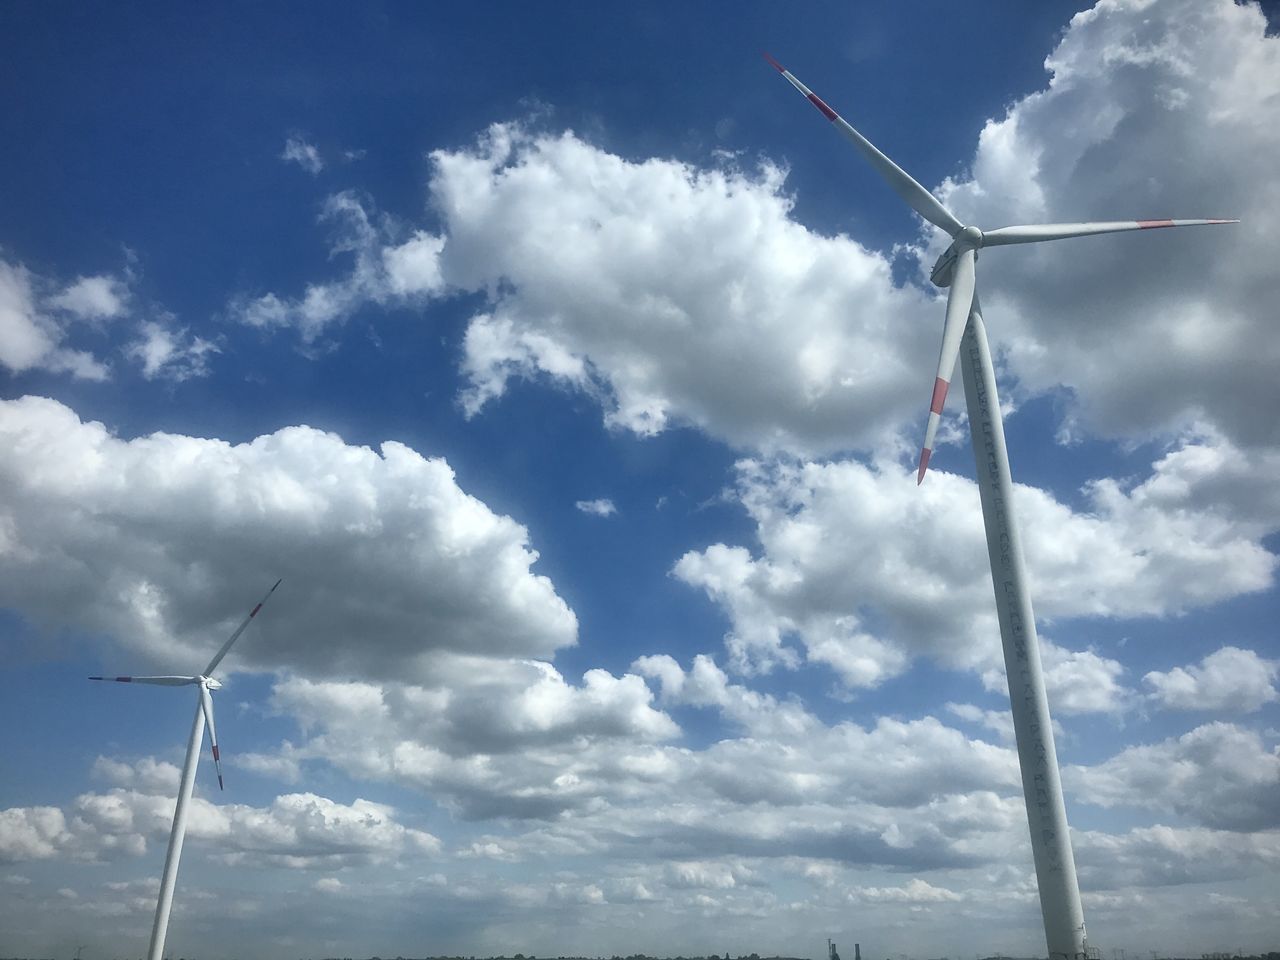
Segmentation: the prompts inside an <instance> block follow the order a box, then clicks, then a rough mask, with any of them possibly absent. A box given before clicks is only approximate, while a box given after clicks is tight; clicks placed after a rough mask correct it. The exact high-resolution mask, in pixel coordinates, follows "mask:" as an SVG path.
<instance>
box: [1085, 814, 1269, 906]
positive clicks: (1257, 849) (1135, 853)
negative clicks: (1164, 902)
mask: <svg viewBox="0 0 1280 960" xmlns="http://www.w3.org/2000/svg"><path fill="white" fill-rule="evenodd" d="M1072 843H1073V844H1074V846H1075V850H1076V862H1077V864H1079V866H1080V879H1081V881H1082V883H1083V884H1087V885H1088V886H1090V887H1092V888H1095V889H1101V890H1115V889H1123V888H1125V887H1139V888H1141V887H1153V886H1156V887H1158V886H1166V885H1173V884H1183V883H1205V882H1207V881H1212V880H1223V879H1238V878H1240V877H1248V876H1251V875H1265V874H1267V873H1269V872H1271V871H1274V870H1276V869H1277V867H1280V830H1261V831H1257V832H1254V833H1238V832H1233V831H1229V830H1215V829H1210V828H1208V827H1170V826H1165V825H1163V824H1159V825H1156V826H1151V827H1136V828H1134V829H1132V830H1129V831H1127V832H1124V833H1118V834H1111V833H1103V832H1101V831H1094V830H1087V831H1079V832H1076V833H1073V834H1072Z"/></svg>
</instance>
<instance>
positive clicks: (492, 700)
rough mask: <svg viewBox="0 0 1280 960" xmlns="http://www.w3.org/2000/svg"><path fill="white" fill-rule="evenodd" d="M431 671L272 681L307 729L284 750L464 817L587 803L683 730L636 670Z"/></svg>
mask: <svg viewBox="0 0 1280 960" xmlns="http://www.w3.org/2000/svg"><path fill="white" fill-rule="evenodd" d="M433 679H434V683H432V684H430V685H425V686H421V685H414V686H404V685H391V686H382V685H375V684H369V683H350V682H347V683H338V682H324V683H316V682H312V681H307V680H302V679H297V678H294V679H289V680H283V681H280V682H278V683H277V684H276V687H275V691H274V693H273V697H272V702H273V704H274V705H275V708H276V709H277V710H278V711H280V712H281V713H284V714H287V715H289V716H291V717H293V718H295V719H296V720H297V721H298V722H299V723H300V724H301V725H302V726H303V729H304V730H307V731H309V732H310V733H311V734H312V735H311V737H310V739H309V740H308V741H307V742H306V743H304V744H302V745H300V746H297V747H295V746H293V745H292V744H291V745H289V746H288V749H287V751H286V752H287V755H288V759H289V761H290V762H291V763H300V762H305V761H307V760H324V761H327V762H331V763H332V762H336V763H339V764H340V765H342V766H344V767H346V768H347V769H348V770H349V771H350V772H351V773H352V774H353V775H356V776H360V777H364V778H372V779H377V780H383V781H392V782H397V783H402V784H405V785H410V786H414V787H417V788H419V789H421V790H423V791H424V792H426V793H429V794H430V795H432V796H433V797H435V798H436V799H437V800H438V801H440V802H444V803H446V804H449V805H451V806H453V807H454V808H455V809H456V810H458V811H459V812H460V813H461V814H462V815H463V816H465V817H467V818H469V819H483V818H487V817H502V816H506V817H515V818H534V819H537V818H546V817H552V816H556V815H559V814H561V813H563V812H565V811H567V810H574V809H581V808H583V807H584V806H589V805H590V804H591V803H592V802H594V798H597V797H599V796H600V794H601V792H603V791H605V790H606V786H605V783H606V781H609V780H613V779H616V778H617V777H618V773H617V772H615V768H622V767H625V766H626V765H627V763H628V758H633V757H636V758H644V757H645V756H647V755H648V754H649V752H650V747H649V746H648V745H649V744H656V743H660V742H662V741H665V740H669V739H671V738H673V737H675V736H677V735H678V734H679V732H680V728H679V727H678V726H677V725H676V724H675V722H674V721H673V720H672V719H671V718H670V717H669V716H667V715H666V714H665V713H663V712H662V711H660V710H658V709H655V707H654V706H653V705H652V700H653V695H652V694H651V693H650V691H649V689H648V687H646V686H645V684H644V681H643V680H641V678H640V677H638V676H636V675H634V674H626V675H624V676H622V677H614V676H612V675H611V674H609V673H607V672H606V671H603V670H589V671H587V673H586V674H585V675H584V676H583V678H582V682H581V684H576V685H575V684H571V683H569V682H567V681H566V680H565V679H564V677H562V676H561V675H560V673H559V672H558V671H557V670H555V668H553V667H552V666H551V665H550V664H548V663H545V662H539V661H506V662H503V661H490V662H488V663H485V664H483V665H481V664H479V663H476V662H474V661H473V662H470V663H466V662H455V663H453V664H452V665H450V666H447V667H445V668H443V669H441V670H440V671H438V672H437V674H436V675H435V677H434V678H433ZM602 767H603V768H604V769H603V770H602V769H601V768H602Z"/></svg>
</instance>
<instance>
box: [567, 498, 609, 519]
mask: <svg viewBox="0 0 1280 960" xmlns="http://www.w3.org/2000/svg"><path fill="white" fill-rule="evenodd" d="M574 506H575V507H577V508H578V509H579V510H581V511H582V512H583V513H589V514H591V515H592V516H595V517H612V516H613V515H614V514H616V513H617V512H618V508H617V507H616V506H614V504H613V501H612V500H609V499H607V498H601V499H599V500H579V501H577V502H576V503H575V504H574Z"/></svg>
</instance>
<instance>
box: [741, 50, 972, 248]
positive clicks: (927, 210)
mask: <svg viewBox="0 0 1280 960" xmlns="http://www.w3.org/2000/svg"><path fill="white" fill-rule="evenodd" d="M764 58H765V59H766V60H768V61H769V63H771V64H773V66H774V67H775V68H776V69H777V71H778V72H779V73H780V74H782V75H783V76H784V77H786V78H787V80H788V81H789V82H790V84H791V85H792V86H793V87H795V88H796V89H797V90H799V91H800V92H801V93H802V94H804V96H805V98H806V99H808V101H809V102H810V103H812V104H813V105H814V106H815V107H817V108H818V109H819V110H821V111H822V115H823V116H824V117H826V118H827V119H828V120H830V121H831V122H832V123H833V124H835V125H836V127H837V128H838V129H839V130H840V132H841V133H843V134H844V135H845V136H846V137H848V138H849V139H850V140H851V141H853V145H854V146H855V147H857V148H858V149H859V150H860V151H861V152H862V155H863V156H864V157H866V158H867V159H868V160H869V161H871V165H872V166H873V167H875V168H876V170H877V171H878V172H879V174H880V176H882V177H884V178H885V180H887V181H888V182H889V186H891V187H892V188H893V191H894V192H895V193H896V194H897V195H898V196H900V197H901V198H902V199H903V200H905V201H906V202H907V204H908V205H909V206H910V207H911V209H912V210H914V211H915V212H916V213H918V214H920V216H922V217H924V218H925V219H926V220H928V221H929V222H930V223H932V224H933V225H934V226H936V227H941V228H942V229H943V230H945V231H947V233H948V234H949V235H951V236H953V237H954V236H955V235H956V234H957V233H959V232H960V231H961V230H962V229H964V224H962V223H961V222H960V221H959V220H957V219H956V218H955V217H954V216H952V215H951V212H950V211H949V210H948V209H947V208H946V207H944V206H943V205H942V204H941V203H939V202H938V200H937V198H936V197H934V195H933V194H931V193H930V192H929V191H928V190H926V189H925V188H924V187H922V186H920V184H918V183H917V182H916V181H915V180H914V179H913V178H912V176H911V175H910V174H909V173H907V172H906V171H905V170H903V169H902V168H901V167H900V166H898V165H897V164H896V163H894V162H893V161H892V160H890V159H889V158H888V157H886V156H885V155H884V154H883V153H881V152H880V151H879V150H877V149H876V147H875V144H873V143H872V142H871V141H870V140H868V139H867V138H866V137H864V136H863V135H862V134H860V133H859V132H858V131H857V130H855V129H853V127H851V126H850V125H849V124H848V122H846V121H845V119H844V118H843V117H841V116H840V114H838V113H836V112H835V111H834V110H832V109H831V108H830V107H829V106H827V105H826V104H825V103H824V102H823V101H822V99H821V98H820V97H819V96H818V95H817V94H816V93H814V92H813V91H812V90H810V89H809V88H808V87H806V86H805V85H804V84H803V83H801V82H800V81H799V80H797V79H796V78H795V77H794V76H793V75H792V74H791V71H789V70H787V69H786V68H785V67H784V66H783V65H782V64H780V63H779V62H778V61H777V60H775V59H773V57H771V56H769V54H767V53H766V54H765V55H764Z"/></svg>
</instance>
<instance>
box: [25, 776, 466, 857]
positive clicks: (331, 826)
mask: <svg viewBox="0 0 1280 960" xmlns="http://www.w3.org/2000/svg"><path fill="white" fill-rule="evenodd" d="M138 786H139V787H140V788H142V789H131V788H123V787H120V788H115V789H113V790H111V791H110V792H108V793H86V794H82V795H80V796H79V797H77V798H76V800H75V802H74V803H73V804H72V805H71V807H70V809H69V810H68V811H67V812H65V813H64V812H63V811H62V810H60V809H59V808H57V807H15V808H11V809H9V810H4V811H0V857H2V858H3V859H5V860H10V861H25V860H45V859H51V858H53V857H66V858H69V859H75V860H99V859H114V858H117V857H120V856H129V857H137V856H141V855H143V854H144V853H145V852H146V850H147V844H148V842H163V841H164V839H165V838H166V837H167V836H168V835H169V830H170V826H171V824H172V820H173V808H174V799H173V795H172V794H171V793H170V792H169V791H168V790H167V789H166V790H165V792H164V793H162V794H157V793H151V792H145V790H146V788H147V787H148V786H149V785H147V784H139V785H138ZM187 816H188V821H187V842H188V844H199V843H201V842H208V843H211V844H213V845H214V846H212V847H211V849H213V850H214V851H215V853H214V855H215V856H216V857H217V858H218V859H219V860H221V861H223V862H225V863H229V864H247V865H250V866H259V867H262V866H279V867H291V868H307V869H333V868H337V867H344V866H352V865H361V864H369V863H379V862H384V861H386V860H389V859H396V860H399V859H403V858H405V857H409V858H412V857H415V856H419V857H420V856H434V855H436V854H438V853H439V852H440V849H441V844H440V841H439V840H438V839H437V838H436V837H434V836H433V835H431V834H430V833H427V832H425V831H423V830H417V829H413V828H410V827H406V826H404V825H403V824H401V823H399V822H398V821H397V820H396V819H395V817H396V812H395V810H394V809H393V808H391V807H389V806H387V805H386V804H381V803H373V802H371V801H368V800H361V799H356V800H354V801H353V802H352V803H350V804H343V803H338V802H336V801H334V800H330V799H329V798H327V797H322V796H317V795H316V794H314V793H292V794H285V795H282V796H279V797H276V799H275V800H274V801H273V802H272V803H271V805H270V806H267V807H251V806H246V805H244V804H221V805H218V804H213V803H210V802H209V801H207V800H205V799H203V798H201V797H199V796H197V797H193V798H192V799H191V801H190V805H189V807H188V814H187Z"/></svg>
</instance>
